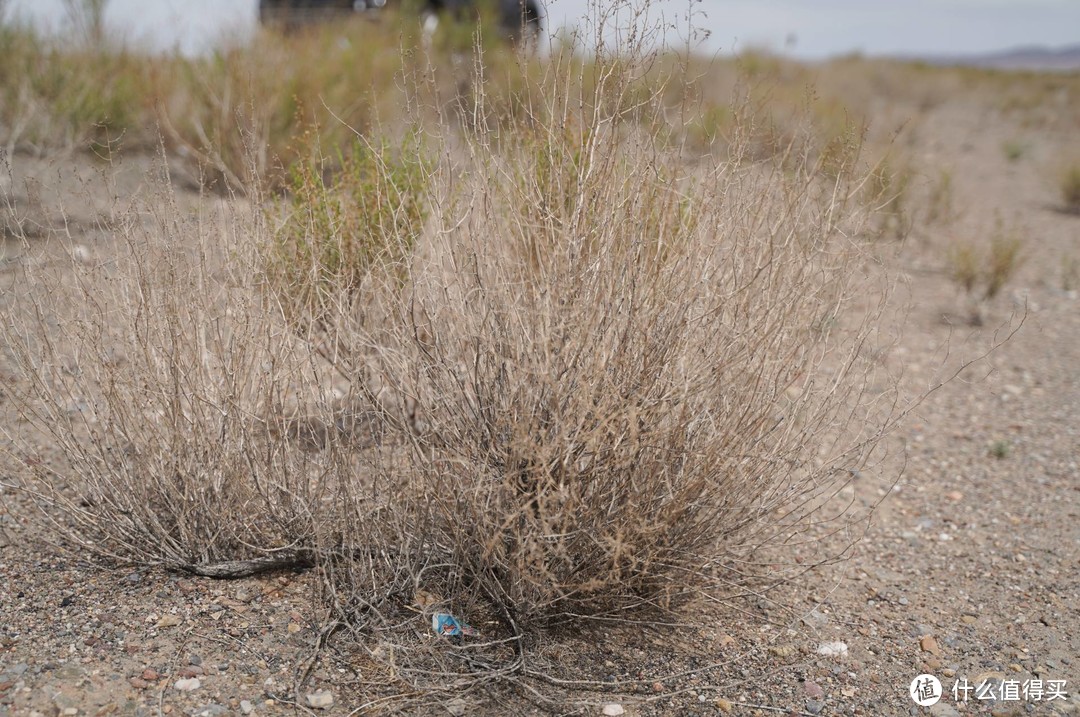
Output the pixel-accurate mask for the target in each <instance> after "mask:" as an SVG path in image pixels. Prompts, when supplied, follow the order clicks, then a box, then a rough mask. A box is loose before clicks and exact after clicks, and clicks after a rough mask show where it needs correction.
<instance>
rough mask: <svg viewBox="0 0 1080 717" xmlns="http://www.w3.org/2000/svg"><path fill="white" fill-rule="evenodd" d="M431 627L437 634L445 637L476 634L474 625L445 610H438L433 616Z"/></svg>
mask: <svg viewBox="0 0 1080 717" xmlns="http://www.w3.org/2000/svg"><path fill="white" fill-rule="evenodd" d="M431 628H432V629H433V630H434V631H435V634H436V635H442V636H443V637H454V636H460V635H475V634H476V630H475V629H474V628H473V626H472V625H466V624H465V623H463V622H459V621H458V619H457V618H456V617H454V616H453V615H449V614H447V613H445V612H437V613H435V614H434V615H432V616H431Z"/></svg>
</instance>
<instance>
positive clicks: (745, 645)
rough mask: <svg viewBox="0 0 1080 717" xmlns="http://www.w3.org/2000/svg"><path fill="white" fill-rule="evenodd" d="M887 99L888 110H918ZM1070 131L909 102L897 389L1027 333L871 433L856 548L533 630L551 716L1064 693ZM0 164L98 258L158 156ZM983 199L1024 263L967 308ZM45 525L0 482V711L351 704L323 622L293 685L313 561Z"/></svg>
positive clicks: (502, 700) (1073, 435)
mask: <svg viewBox="0 0 1080 717" xmlns="http://www.w3.org/2000/svg"><path fill="white" fill-rule="evenodd" d="M880 104H881V106H882V107H883V110H882V112H883V113H886V114H887V115H888V116H889V117H890V118H895V117H898V116H901V117H902V116H903V115H904V114H905V113H906V112H912V113H916V112H918V110H916V109H915V108H908V107H895V106H892V105H890V104H889V103H888V101H887V100H886V99H882V100H881V101H880ZM1073 127H1074V129H1073V132H1074V133H1073V134H1072V135H1071V136H1070V135H1069V134H1068V132H1067V131H1065V130H1060V129H1059V130H1054V129H1052V128H1051V129H1050V130H1047V129H1026V128H1025V124H1024V122H1023V121H1022V118H1018V117H1016V116H1012V115H1007V114H1004V113H1003V112H1002V111H1001V110H999V109H995V108H994V107H993V106H992V104H991V103H986V104H985V105H982V104H972V103H971V101H970V100H963V101H961V100H957V101H945V102H943V103H941V104H940V105H938V106H936V107H934V108H932V109H929V110H925V111H923V112H922V113H921V114H920V116H919V120H918V123H917V126H916V127H914V128H913V129H912V130H911V131H909V132H907V133H906V134H905V135H904V137H905V139H904V141H905V142H906V146H905V147H904V152H905V154H906V155H907V156H908V157H909V159H910V162H911V166H912V167H913V168H914V169H915V172H916V177H915V181H916V182H917V183H918V182H922V183H923V185H929V184H930V183H932V182H933V181H934V180H935V178H936V177H938V175H939V172H940V171H941V170H948V171H949V172H950V173H951V175H952V177H953V187H954V189H953V191H954V193H955V196H954V198H953V201H952V206H953V209H954V211H955V213H956V214H957V215H958V216H957V218H956V219H955V221H953V222H951V223H948V224H942V223H938V224H932V225H919V226H917V227H916V230H915V231H914V232H913V234H912V235H911V236H910V237H909V238H908V239H907V241H906V243H905V244H904V245H903V246H897V245H896V244H895V243H891V244H889V245H888V246H883V248H882V253H883V255H884V256H887V257H889V258H888V262H889V263H888V267H889V268H890V270H891V271H892V272H894V273H895V274H896V276H897V277H898V279H899V280H900V284H899V286H900V290H899V291H898V292H897V295H896V301H897V302H898V304H903V305H904V306H905V307H907V309H906V310H907V322H906V326H905V329H904V334H903V336H902V338H901V339H900V341H899V342H898V344H897V345H895V346H893V347H892V348H891V349H890V351H889V355H888V356H887V357H886V360H887V361H889V362H890V365H892V366H894V367H896V368H903V370H904V381H905V382H906V384H907V385H908V386H909V387H910V388H912V389H915V390H917V389H919V388H920V387H921V388H926V387H928V386H930V385H932V384H933V382H934V381H935V380H936V377H937V376H939V375H940V368H941V366H942V365H943V363H944V362H945V360H946V359H945V350H946V347H948V350H949V352H950V354H949V360H950V361H951V360H955V359H956V358H957V357H958V356H959V357H968V358H970V357H974V356H977V355H979V354H980V353H981V352H982V351H983V350H985V348H986V347H987V346H988V345H990V344H991V343H992V342H993V341H994V337H995V336H998V337H1001V336H1002V335H1003V329H1002V327H1003V326H1015V325H1016V323H1017V322H1018V321H1019V320H1020V319H1021V318H1022V319H1023V325H1022V327H1021V328H1020V330H1019V331H1018V332H1017V333H1016V334H1015V336H1014V337H1013V338H1012V339H1011V340H1010V341H1008V342H1007V343H1005V344H1004V345H1003V346H1001V347H1000V348H999V349H998V350H997V351H996V352H994V353H993V355H992V356H991V357H990V358H989V359H988V360H986V361H983V362H980V363H979V364H977V365H976V366H973V367H972V368H970V369H968V370H966V371H965V372H963V373H962V374H961V376H960V377H959V378H958V379H957V380H955V381H952V382H951V383H949V384H947V385H945V386H944V387H943V388H941V389H940V390H939V391H937V392H935V393H934V394H933V395H932V396H930V397H929V398H928V400H926V401H925V402H924V403H923V404H922V405H921V406H920V407H919V408H918V410H917V411H915V412H914V413H913V414H912V415H911V416H910V417H909V419H908V420H907V421H906V422H905V423H904V424H903V426H902V427H901V428H900V429H899V430H898V431H897V432H896V433H895V434H894V435H893V436H891V437H890V438H889V440H888V446H889V453H890V457H889V458H888V460H887V461H886V462H885V463H883V464H882V465H880V466H879V467H878V468H877V469H876V470H875V471H874V472H873V474H870V475H867V476H865V477H863V478H860V479H859V480H858V481H856V483H855V485H854V488H853V490H854V493H855V495H854V496H853V497H854V498H855V499H857V500H861V501H863V502H873V501H876V500H878V499H881V505H880V507H879V509H878V510H877V511H876V513H875V515H874V517H873V521H872V523H871V525H870V527H869V529H868V530H867V532H866V535H865V536H864V538H863V539H862V541H861V542H860V543H859V544H858V546H857V547H856V549H855V550H854V552H853V553H852V555H851V557H850V559H848V560H846V561H843V562H841V563H839V564H836V565H831V566H827V567H823V568H821V569H819V570H816V571H814V572H812V573H811V574H809V575H808V576H806V577H805V578H804V579H803V580H801V581H799V582H798V583H796V584H794V585H792V586H790V587H788V588H784V589H783V591H782V594H779V595H776V596H773V597H775V599H776V602H771V601H769V600H765V599H761V600H752V601H749V602H748V603H747V605H746V607H745V608H742V609H736V608H734V607H731V606H728V607H718V608H706V607H704V606H703V607H700V608H699V609H697V610H696V611H695V612H693V613H692V614H691V615H688V616H687V618H688V622H691V623H692V622H694V621H697V620H701V621H704V622H705V623H706V624H707V625H709V626H710V627H706V628H697V629H694V628H687V627H672V626H653V627H642V628H639V627H627V626H622V627H618V628H612V629H601V628H593V629H590V630H587V631H583V632H579V633H576V634H573V635H554V636H551V639H550V640H545V642H544V644H542V645H538V646H536V649H535V650H534V654H535V657H534V658H533V659H534V660H535V663H534V664H535V665H536V666H537V667H538V669H543V670H548V671H549V672H550V674H551V675H553V676H559V677H563V678H568V679H574V680H585V681H595V682H593V683H591V684H586V685H583V689H581V690H576V691H569V690H568V691H566V692H565V693H564V698H565V699H564V701H563V702H561V703H560V704H559V705H558V706H557V707H556V708H553V709H551V710H550V711H551V712H554V713H581V714H603V712H602V710H603V709H604V706H605V705H606V704H608V703H612V704H618V705H620V706H621V709H623V710H624V711H625V714H628V715H654V714H680V715H682V714H688V715H689V714H698V715H713V714H733V715H773V714H777V715H787V714H800V715H803V714H811V715H813V714H821V715H841V714H843V715H906V714H912V715H917V714H933V715H954V714H958V713H959V714H993V715H1014V714H1015V715H1027V714H1036V715H1042V714H1050V715H1053V714H1077V713H1080V702H1078V698H1077V697H1076V696H1075V695H1074V691H1075V690H1076V689H1077V688H1078V687H1080V466H1078V463H1080V299H1078V297H1077V291H1076V288H1077V284H1080V277H1073V278H1072V280H1071V285H1070V281H1069V277H1068V276H1067V274H1068V272H1069V268H1068V267H1069V262H1068V258H1069V257H1072V261H1073V262H1076V261H1080V217H1078V216H1074V215H1067V214H1064V213H1062V212H1060V211H1058V210H1057V208H1056V207H1055V202H1056V201H1057V195H1056V188H1055V185H1054V183H1053V180H1052V176H1051V175H1052V168H1054V167H1055V166H1056V164H1055V162H1056V161H1057V160H1058V158H1059V151H1060V149H1061V148H1062V147H1066V146H1068V143H1069V142H1072V143H1073V145H1074V146H1075V143H1076V141H1077V137H1076V135H1075V125H1073ZM1007 141H1018V142H1020V143H1022V145H1023V147H1024V151H1023V154H1022V156H1021V157H1020V158H1019V159H1017V160H1015V161H1011V160H1009V159H1008V158H1007V157H1006V154H1005V152H1003V150H1002V145H1003V143H1004V142H1007ZM13 164H14V167H13V176H12V177H11V178H8V179H4V180H2V181H3V182H4V183H3V184H0V194H2V195H3V196H4V197H5V199H10V200H11V201H14V202H15V203H16V204H17V206H19V207H20V210H21V211H24V212H25V216H26V218H27V221H29V222H30V223H31V229H32V231H31V233H32V234H34V235H35V236H36V239H35V241H39V242H41V245H42V246H46V245H48V243H49V241H50V239H55V238H57V237H62V236H67V235H70V236H71V238H72V240H73V241H74V242H76V243H78V244H80V245H82V246H85V247H86V248H87V250H88V251H91V252H100V251H105V250H106V247H107V242H108V237H107V236H105V235H104V234H103V233H102V232H101V230H100V229H99V228H98V226H97V225H98V220H99V219H100V218H101V217H103V216H106V215H107V214H108V212H109V209H110V206H112V204H113V203H116V202H124V201H126V199H127V198H128V197H130V195H131V194H132V193H133V192H134V191H135V190H136V189H137V188H138V186H140V184H142V183H143V182H144V181H146V179H145V177H146V173H147V172H148V171H150V168H151V167H152V166H153V161H152V159H150V158H131V159H129V160H127V161H125V162H123V163H121V164H119V165H117V166H115V167H105V168H102V167H100V166H97V167H95V166H94V165H93V163H92V162H91V161H90V160H88V159H86V158H84V157H77V156H73V157H66V158H60V159H58V160H50V161H45V160H36V159H32V158H29V157H24V156H16V157H15V158H13ZM102 169H104V171H105V172H106V173H107V174H108V175H109V176H112V177H114V178H115V179H116V182H117V184H116V186H115V187H113V188H112V189H110V188H109V187H108V186H106V183H98V182H90V183H89V187H90V189H88V188H87V187H88V183H87V182H85V181H80V178H79V176H78V175H82V176H84V177H85V176H86V175H90V176H94V175H95V174H96V173H97V172H98V171H101V170H102ZM203 201H205V202H219V201H221V200H220V199H207V200H200V199H199V197H198V196H197V195H195V194H185V195H183V198H182V202H183V204H184V205H185V206H186V207H188V208H189V209H190V210H191V211H195V210H197V209H199V208H200V202H203ZM998 217H1000V219H1001V221H1002V223H1003V224H1004V225H1006V226H1010V227H1015V228H1017V230H1018V231H1019V232H1020V233H1021V236H1022V238H1023V240H1024V252H1025V257H1026V261H1025V263H1024V265H1023V267H1022V268H1021V270H1020V271H1019V273H1018V275H1017V276H1016V277H1015V278H1014V279H1013V280H1012V281H1011V282H1010V283H1009V285H1008V286H1007V287H1006V289H1005V290H1004V291H1003V292H1002V294H1001V295H999V296H998V297H997V298H996V299H994V300H993V301H992V302H990V303H989V304H988V305H987V306H986V307H985V322H984V325H983V326H982V327H972V326H969V325H967V323H966V322H965V320H964V319H965V316H966V305H965V302H964V299H963V297H962V296H961V295H960V293H959V291H958V289H957V287H956V286H955V284H953V282H951V281H950V279H949V277H948V273H947V271H946V251H945V247H946V246H947V245H948V242H949V241H951V240H953V238H957V237H959V238H963V237H971V238H979V237H985V236H986V235H988V233H990V232H992V231H993V230H994V225H995V220H996V218H998ZM2 228H3V227H2V226H0V229H2ZM23 260H28V259H27V258H26V257H23V256H21V254H20V249H19V247H18V245H17V244H15V243H14V242H8V243H7V244H5V245H4V247H3V250H2V251H0V301H3V302H10V301H17V300H18V287H17V286H15V285H13V283H12V279H11V277H12V276H13V274H14V272H13V271H11V268H12V267H13V266H15V264H17V263H18V262H19V261H23ZM1070 286H1071V289H1069V288H1067V287H1070ZM1025 312H1026V316H1024V314H1025ZM14 380H15V379H14V376H13V372H12V371H11V369H10V367H9V366H6V365H5V364H4V363H2V362H0V420H3V421H5V422H6V423H5V425H6V426H8V427H9V429H14V430H17V428H18V427H17V424H16V423H15V420H16V419H15V418H14V416H13V408H12V407H11V406H10V402H9V401H5V398H4V386H5V385H6V384H9V383H10V382H13V381H14ZM40 448H41V451H40V454H39V455H33V456H24V458H25V460H50V456H49V451H50V447H49V446H46V445H43V446H41V447H40ZM901 471H902V472H901ZM898 475H899V478H898V479H897V476H898ZM0 479H2V481H3V483H4V484H10V483H13V482H14V481H15V480H16V476H15V475H2V474H0ZM47 537H48V533H47V532H45V531H44V530H43V529H42V527H41V525H40V520H39V519H38V518H37V516H36V515H35V512H34V509H33V508H32V506H31V504H30V503H29V502H28V501H27V500H26V498H25V497H24V496H23V495H21V494H20V493H18V492H16V491H14V490H11V489H10V488H3V489H0V717H7V715H32V714H35V713H37V714H42V715H57V714H62V715H75V714H78V715H107V714H132V715H158V714H171V715H219V714H240V713H242V712H244V711H245V710H253V711H254V714H268V715H269V714H284V713H289V712H295V711H308V705H309V702H308V700H309V695H310V696H312V698H314V702H316V703H317V702H318V701H319V699H318V697H317V694H318V693H320V691H326V692H328V693H329V694H330V695H331V696H332V704H331V705H330V706H329V707H323V708H317V709H315V710H314V711H315V712H317V713H319V714H328V715H329V714H341V715H345V714H351V713H353V712H354V710H355V709H356V708H358V707H361V705H359V704H357V703H356V702H355V698H354V694H355V693H354V690H353V687H352V685H353V684H354V683H355V681H356V680H357V679H358V678H362V674H358V672H359V673H362V665H361V664H359V663H357V662H356V661H355V660H352V659H351V658H350V656H349V655H348V653H347V652H346V651H344V650H339V648H338V647H336V646H335V644H334V641H332V640H331V641H330V643H329V646H328V647H327V648H326V649H325V650H323V652H322V654H321V657H320V659H319V660H318V661H317V662H316V663H315V664H314V665H313V667H312V670H311V671H310V674H308V675H307V680H306V681H305V682H304V683H303V684H299V685H298V684H297V679H298V676H300V675H303V674H305V671H306V669H307V667H308V665H309V662H308V660H309V658H310V657H311V656H312V655H313V648H314V645H315V644H316V642H317V641H318V637H319V634H318V630H319V625H320V624H321V620H322V618H323V617H324V615H323V614H322V612H321V608H319V606H318V603H317V602H316V601H315V600H313V598H312V597H311V590H310V588H311V582H312V576H311V575H310V574H307V573H288V574H276V575H270V576H266V577H263V578H258V579H246V580H239V581H229V582H223V581H213V580H208V579H195V578H191V577H187V576H183V575H173V574H168V573H165V572H159V571H153V570H150V571H147V570H141V569H140V570H133V569H131V568H123V567H110V566H103V565H100V564H96V563H93V562H90V561H87V560H80V559H79V558H78V557H77V556H73V555H71V554H69V553H65V552H62V551H59V550H57V549H55V548H53V547H51V546H50V545H49V543H48V542H47ZM828 643H843V647H842V648H840V647H834V648H833V650H834V651H835V652H839V653H840V654H832V655H830V654H822V650H821V648H822V646H824V645H826V644H828ZM825 652H828V650H825ZM923 673H928V674H932V675H935V676H936V677H937V678H938V679H939V680H940V681H941V683H942V684H943V689H944V691H945V693H946V694H945V696H944V698H943V699H942V700H941V702H939V703H938V704H937V705H935V706H933V707H929V708H926V707H919V706H917V705H916V704H915V702H914V701H913V700H912V698H911V697H910V696H909V694H908V690H909V685H910V684H911V682H912V680H913V679H915V678H916V676H917V675H920V674H923ZM195 680H197V681H198V682H197V687H195V689H191V690H183V689H180V687H182V686H184V687H193V686H195V685H196V682H195ZM965 685H969V686H970V687H971V688H972V690H971V692H970V693H968V700H967V702H963V701H961V702H959V703H958V702H957V701H956V700H955V699H954V697H953V694H952V690H953V687H954V686H956V687H957V688H958V691H959V695H960V696H961V697H963V695H964V692H963V688H964V686H965ZM977 685H982V687H981V691H980V692H978V694H977V691H976V689H975V688H976V686H977ZM987 686H989V688H990V692H992V693H993V694H994V695H995V696H996V697H997V699H989V698H988V697H989V694H990V692H987ZM1025 686H1026V693H1025ZM1037 687H1041V695H1040V694H1039V693H1038V692H1037V691H1036V689H1037ZM1013 689H1016V690H1018V691H1019V695H1018V696H1017V698H1016V699H1012V698H1011V695H1010V694H1007V693H1008V692H1010V691H1011V690H1013ZM1062 691H1063V692H1064V693H1065V694H1064V696H1059V695H1058V693H1059V692H1062ZM1003 693H1004V694H1003ZM475 697H476V696H475V695H462V696H457V697H456V696H454V695H453V693H452V692H450V693H448V694H447V695H446V696H445V698H444V699H440V700H439V701H438V703H437V704H434V705H432V706H431V707H430V709H428V710H425V713H430V714H472V713H475V711H476V710H479V711H480V712H481V713H483V714H523V713H534V712H541V711H543V709H542V707H541V706H539V705H537V704H536V703H535V702H534V701H531V700H530V699H529V695H528V693H527V692H523V691H515V690H503V691H500V692H498V693H495V694H493V695H491V696H489V698H488V699H487V702H486V706H484V707H483V708H482V709H481V708H479V707H476V706H475V702H474V699H475ZM980 697H981V698H980ZM323 699H325V696H324V697H323ZM293 701H299V702H300V704H301V705H302V707H296V706H294V705H293V704H291V703H292V702H293ZM608 713H612V714H615V713H618V710H617V709H615V708H614V707H609V708H608Z"/></svg>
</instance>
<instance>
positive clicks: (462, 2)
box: [259, 0, 540, 40]
mask: <svg viewBox="0 0 1080 717" xmlns="http://www.w3.org/2000/svg"><path fill="white" fill-rule="evenodd" d="M385 4H386V0H259V21H260V22H262V23H263V24H264V25H276V26H280V27H285V28H295V27H297V26H299V25H303V24H307V23H310V22H320V21H326V20H331V19H333V18H335V17H338V16H340V15H341V13H346V12H363V11H370V10H378V9H380V8H382V7H383V5H385ZM476 5H477V0H421V2H420V7H421V13H422V14H423V15H428V16H433V17H437V16H438V15H440V14H444V13H446V14H450V15H452V16H454V17H457V18H466V17H467V14H468V13H469V12H471V11H475V9H476ZM495 6H496V9H497V10H498V17H499V25H500V27H501V28H502V29H503V30H504V31H505V32H506V34H507V35H508V36H509V37H510V38H512V39H514V40H519V39H522V38H529V37H535V36H536V35H537V34H538V33H539V31H540V5H539V3H538V1H537V0H495Z"/></svg>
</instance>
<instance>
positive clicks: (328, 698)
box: [307, 690, 334, 710]
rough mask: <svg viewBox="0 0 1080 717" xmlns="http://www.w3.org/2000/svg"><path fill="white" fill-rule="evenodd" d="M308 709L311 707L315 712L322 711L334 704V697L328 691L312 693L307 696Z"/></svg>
mask: <svg viewBox="0 0 1080 717" xmlns="http://www.w3.org/2000/svg"><path fill="white" fill-rule="evenodd" d="M307 703H308V707H313V708H315V709H317V710H324V709H326V708H327V707H330V706H332V705H333V704H334V695H333V693H331V692H330V691H328V690H319V691H318V692H312V693H311V694H309V695H308V696H307Z"/></svg>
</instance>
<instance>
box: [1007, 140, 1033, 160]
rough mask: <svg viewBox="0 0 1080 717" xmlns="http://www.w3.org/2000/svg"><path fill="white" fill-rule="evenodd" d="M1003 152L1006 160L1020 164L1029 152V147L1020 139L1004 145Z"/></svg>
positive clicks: (1008, 141) (1009, 141)
mask: <svg viewBox="0 0 1080 717" xmlns="http://www.w3.org/2000/svg"><path fill="white" fill-rule="evenodd" d="M1001 151H1002V153H1003V154H1004V155H1005V159H1007V160H1009V161H1010V162H1018V161H1020V158H1021V157H1023V156H1024V154H1025V152H1027V145H1026V144H1024V143H1023V142H1021V141H1020V140H1018V139H1010V140H1006V141H1005V142H1004V143H1002V145H1001Z"/></svg>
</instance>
